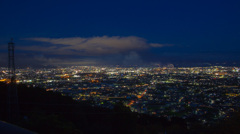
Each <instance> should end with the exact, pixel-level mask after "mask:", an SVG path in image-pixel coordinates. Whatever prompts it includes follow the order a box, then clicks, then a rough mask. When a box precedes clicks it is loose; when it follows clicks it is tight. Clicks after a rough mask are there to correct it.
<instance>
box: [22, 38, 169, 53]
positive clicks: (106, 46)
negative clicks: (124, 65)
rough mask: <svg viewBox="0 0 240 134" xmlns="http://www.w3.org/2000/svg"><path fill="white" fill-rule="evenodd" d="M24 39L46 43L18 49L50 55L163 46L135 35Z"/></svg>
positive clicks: (107, 51) (122, 50)
mask: <svg viewBox="0 0 240 134" xmlns="http://www.w3.org/2000/svg"><path fill="white" fill-rule="evenodd" d="M24 40H29V41H37V42H44V43H46V44H48V45H44V46H40V45H34V46H28V47H21V48H19V49H22V50H27V51H37V52H42V53H45V54H52V55H84V56H97V55H109V54H121V53H126V52H131V51H142V50H145V49H148V48H150V47H164V46H165V45H164V44H157V43H147V41H146V40H145V39H143V38H140V37H136V36H128V37H120V36H112V37H109V36H102V37H91V38H82V37H73V38H26V39H24ZM166 46H167V45H166Z"/></svg>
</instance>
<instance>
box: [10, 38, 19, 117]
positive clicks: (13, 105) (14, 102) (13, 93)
mask: <svg viewBox="0 0 240 134" xmlns="http://www.w3.org/2000/svg"><path fill="white" fill-rule="evenodd" d="M8 73H9V79H10V80H11V81H10V83H9V84H8V119H9V121H13V120H15V119H16V118H17V117H18V112H19V109H18V95H17V86H16V77H15V61H14V43H13V39H11V41H10V42H9V43H8Z"/></svg>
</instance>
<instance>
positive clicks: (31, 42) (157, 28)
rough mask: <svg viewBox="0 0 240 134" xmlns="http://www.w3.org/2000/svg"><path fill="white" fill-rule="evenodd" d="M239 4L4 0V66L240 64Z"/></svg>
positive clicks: (0, 36)
mask: <svg viewBox="0 0 240 134" xmlns="http://www.w3.org/2000/svg"><path fill="white" fill-rule="evenodd" d="M239 7H240V1H234V0H230V1H223V0H218V1H216V0H213V1H205V0H203V1H187V0H186V1H177V0H172V1H158V0H152V1H145V0H142V1H141V0H140V1H139V0H138V1H137V0H132V1H125V0H123V1H96V0H92V1H74V0H70V1H63V0H59V1H57V2H56V1H52V0H50V1H45V0H42V1H38V0H37V1H30V0H25V1H21V2H20V1H17V0H8V1H7V0H2V1H1V2H0V17H1V20H2V21H1V22H0V28H1V31H0V57H1V58H0V64H1V66H7V44H8V42H9V41H10V39H11V38H14V42H15V45H16V66H20V67H21V66H35V67H40V66H43V65H50V66H57V65H64V66H68V65H69V66H71V65H122V66H129V65H140V66H145V65H157V64H160V65H168V64H174V65H176V66H207V65H210V64H212V65H226V66H229V65H231V66H235V65H236V66H239V65H240V60H239V59H240V53H239V50H240V38H239V37H240V25H239V24H240V18H239V16H240V8H239Z"/></svg>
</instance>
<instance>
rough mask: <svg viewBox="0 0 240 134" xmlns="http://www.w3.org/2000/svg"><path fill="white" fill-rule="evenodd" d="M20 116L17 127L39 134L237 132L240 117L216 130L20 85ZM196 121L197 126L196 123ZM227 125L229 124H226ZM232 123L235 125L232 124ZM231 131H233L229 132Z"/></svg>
mask: <svg viewBox="0 0 240 134" xmlns="http://www.w3.org/2000/svg"><path fill="white" fill-rule="evenodd" d="M17 89H18V100H19V101H18V102H19V117H18V118H16V119H14V120H13V121H12V123H13V124H16V125H18V126H21V127H23V128H26V129H29V130H32V131H34V132H37V133H68V134H71V133H80V134H81V133H82V134H95V133H105V134H110V133H111V134H112V133H115V134H118V133H119V134H123V133H125V134H128V133H133V134H158V133H163V134H164V133H167V134H175V133H176V134H179V133H186V134H187V133H219V132H221V133H229V132H231V133H237V132H238V126H239V125H240V123H239V122H238V120H239V119H240V118H239V114H237V115H236V117H238V118H234V120H228V121H225V122H223V123H220V124H218V125H216V126H214V127H211V128H206V127H203V126H201V125H200V124H199V123H198V122H197V121H194V120H196V119H191V120H192V121H191V122H193V124H192V125H191V129H188V128H187V121H186V120H183V119H180V118H177V117H176V118H172V119H171V120H167V119H166V118H158V117H154V116H149V115H144V114H138V113H132V112H131V111H130V110H129V108H127V107H125V106H123V104H122V103H121V102H119V103H117V104H116V105H115V107H114V108H113V109H106V108H101V107H92V106H91V103H90V102H77V101H75V100H73V99H72V98H71V97H69V96H62V95H61V94H60V93H58V92H51V91H45V90H44V89H41V88H33V87H26V86H25V85H18V86H17ZM0 102H1V103H0V104H1V109H0V120H3V121H7V117H8V112H7V85H6V84H5V83H0ZM194 122H195V123H194ZM225 124H226V125H225ZM229 124H231V125H229ZM229 129H231V130H229Z"/></svg>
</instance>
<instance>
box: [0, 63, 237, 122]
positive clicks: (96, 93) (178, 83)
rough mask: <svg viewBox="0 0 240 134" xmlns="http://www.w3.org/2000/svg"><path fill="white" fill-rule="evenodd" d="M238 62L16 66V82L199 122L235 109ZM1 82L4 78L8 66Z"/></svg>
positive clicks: (107, 104) (93, 101)
mask: <svg viewBox="0 0 240 134" xmlns="http://www.w3.org/2000/svg"><path fill="white" fill-rule="evenodd" d="M239 70H240V68H239V67H223V66H209V67H178V68H176V67H174V66H172V65H171V66H168V67H98V66H72V67H66V68H52V69H31V68H27V69H17V70H16V78H17V83H18V84H26V85H28V86H29V87H30V86H31V87H41V88H44V89H46V91H54V92H60V93H61V94H62V95H63V96H71V97H72V98H73V99H74V100H77V101H89V102H91V105H92V106H99V107H105V108H109V109H112V108H113V107H114V104H116V103H118V102H120V101H121V102H123V104H124V105H125V106H127V107H129V108H130V109H131V111H132V112H138V113H143V114H149V115H156V116H158V117H167V118H168V119H171V118H172V117H180V118H182V119H187V118H191V117H195V118H197V119H198V120H199V121H201V122H202V123H203V124H211V123H214V122H216V121H217V120H221V119H225V118H228V117H229V116H231V113H233V112H235V111H237V110H238V109H239V104H240V100H239V97H238V96H239V95H240V91H239V84H240V83H239V82H240V77H239V73H240V72H239ZM0 71H1V75H0V78H1V80H0V81H5V82H8V81H9V80H8V79H7V76H8V72H7V69H6V68H1V70H0Z"/></svg>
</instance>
